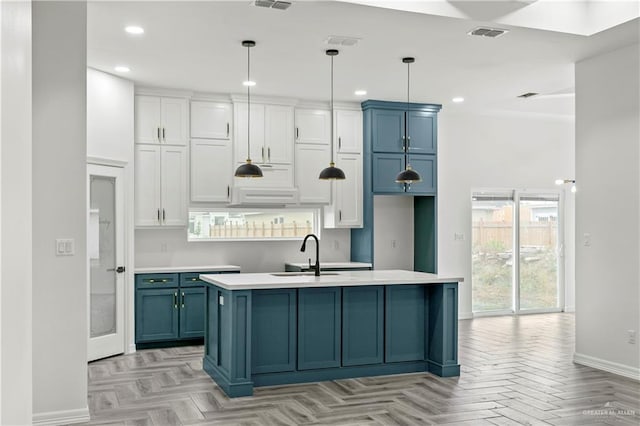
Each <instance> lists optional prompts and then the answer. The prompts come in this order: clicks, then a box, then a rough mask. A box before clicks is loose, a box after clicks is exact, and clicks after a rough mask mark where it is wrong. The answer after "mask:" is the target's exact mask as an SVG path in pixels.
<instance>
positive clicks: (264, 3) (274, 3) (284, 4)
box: [254, 0, 291, 10]
mask: <svg viewBox="0 0 640 426" xmlns="http://www.w3.org/2000/svg"><path fill="white" fill-rule="evenodd" d="M254 4H255V5H256V6H260V7H269V8H271V9H280V10H285V9H288V8H289V6H291V2H288V1H280V0H255V3H254Z"/></svg>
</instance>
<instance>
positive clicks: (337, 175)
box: [318, 49, 345, 180]
mask: <svg viewBox="0 0 640 426" xmlns="http://www.w3.org/2000/svg"><path fill="white" fill-rule="evenodd" d="M325 53H326V54H327V56H329V57H331V162H330V163H329V167H327V168H325V169H323V170H322V171H321V172H320V176H319V177H318V178H319V179H322V180H344V179H345V176H344V172H343V171H342V170H340V169H339V168H337V167H336V163H334V162H333V57H334V56H338V53H339V52H338V51H337V50H336V49H328V50H327V51H326V52H325Z"/></svg>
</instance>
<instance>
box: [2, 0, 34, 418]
mask: <svg viewBox="0 0 640 426" xmlns="http://www.w3.org/2000/svg"><path fill="white" fill-rule="evenodd" d="M0 15H1V16H0V19H1V22H2V24H1V31H0V40H1V43H2V46H1V48H0V52H1V61H2V69H1V71H0V75H1V76H2V82H1V85H0V87H1V94H2V102H1V107H0V109H1V115H0V125H1V129H2V133H1V136H0V137H1V140H2V145H1V146H0V171H1V174H0V195H1V196H0V234H1V235H2V239H1V241H2V244H1V246H0V293H1V294H0V353H1V354H2V359H1V360H0V424H3V425H21V424H29V423H30V422H31V413H32V401H31V399H32V383H31V378H32V374H31V360H32V355H31V353H32V334H31V325H32V317H31V315H32V310H31V309H32V303H31V290H32V279H31V278H32V277H31V265H32V263H31V250H32V248H31V219H32V202H31V179H32V178H31V3H30V2H27V1H24V2H2V3H1V5H0Z"/></svg>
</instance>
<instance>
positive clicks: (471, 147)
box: [438, 105, 574, 318]
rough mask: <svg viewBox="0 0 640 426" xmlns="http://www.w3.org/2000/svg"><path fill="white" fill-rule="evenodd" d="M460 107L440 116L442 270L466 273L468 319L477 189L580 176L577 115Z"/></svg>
mask: <svg viewBox="0 0 640 426" xmlns="http://www.w3.org/2000/svg"><path fill="white" fill-rule="evenodd" d="M454 108H455V106H453V105H452V106H451V107H450V108H446V107H445V108H443V110H442V111H441V112H440V114H439V117H438V273H441V274H449V275H456V276H460V275H462V276H463V277H464V279H465V282H464V283H462V284H461V285H460V290H459V313H460V317H461V318H468V317H470V316H471V192H472V190H473V189H480V188H507V189H509V188H514V189H515V188H519V189H525V188H531V189H550V190H554V191H556V190H558V187H557V186H555V184H554V181H555V179H557V178H572V177H573V176H574V126H573V120H571V119H564V118H552V117H544V116H539V117H538V116H535V117H534V116H517V115H513V116H492V115H480V114H466V113H456V112H455V111H454V110H453V109H454ZM571 197H572V194H571V193H570V192H568V191H567V194H566V199H567V200H568V203H566V204H567V207H568V209H566V212H565V213H566V214H567V215H570V216H569V217H567V216H565V219H566V220H567V219H568V220H567V223H566V230H567V231H568V232H571V229H572V227H573V222H572V218H573V216H572V212H571V208H572V204H571V203H572V200H571V199H570V198H571ZM455 233H458V234H464V240H463V241H459V240H454V234H455ZM569 235H571V234H569ZM565 238H566V237H565ZM567 242H568V241H567ZM572 257H573V251H572V247H571V246H570V245H567V246H566V247H565V258H566V259H567V261H568V262H569V264H570V263H571V262H572ZM571 279H572V276H571V274H570V273H569V274H568V275H567V276H566V293H567V296H566V301H567V302H568V303H569V302H570V301H571V300H573V281H570V280H571ZM568 306H570V305H568Z"/></svg>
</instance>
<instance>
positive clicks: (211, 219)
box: [188, 208, 320, 241]
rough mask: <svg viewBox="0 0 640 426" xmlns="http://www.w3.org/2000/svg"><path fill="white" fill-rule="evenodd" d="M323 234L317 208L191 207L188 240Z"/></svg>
mask: <svg viewBox="0 0 640 426" xmlns="http://www.w3.org/2000/svg"><path fill="white" fill-rule="evenodd" d="M312 233H313V234H316V235H319V233H320V211H319V210H317V209H289V208H288V209H284V208H282V209H215V210H206V209H192V210H190V211H189V229H188V241H256V240H268V241H272V240H298V239H300V238H302V237H304V236H305V235H307V234H312Z"/></svg>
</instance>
